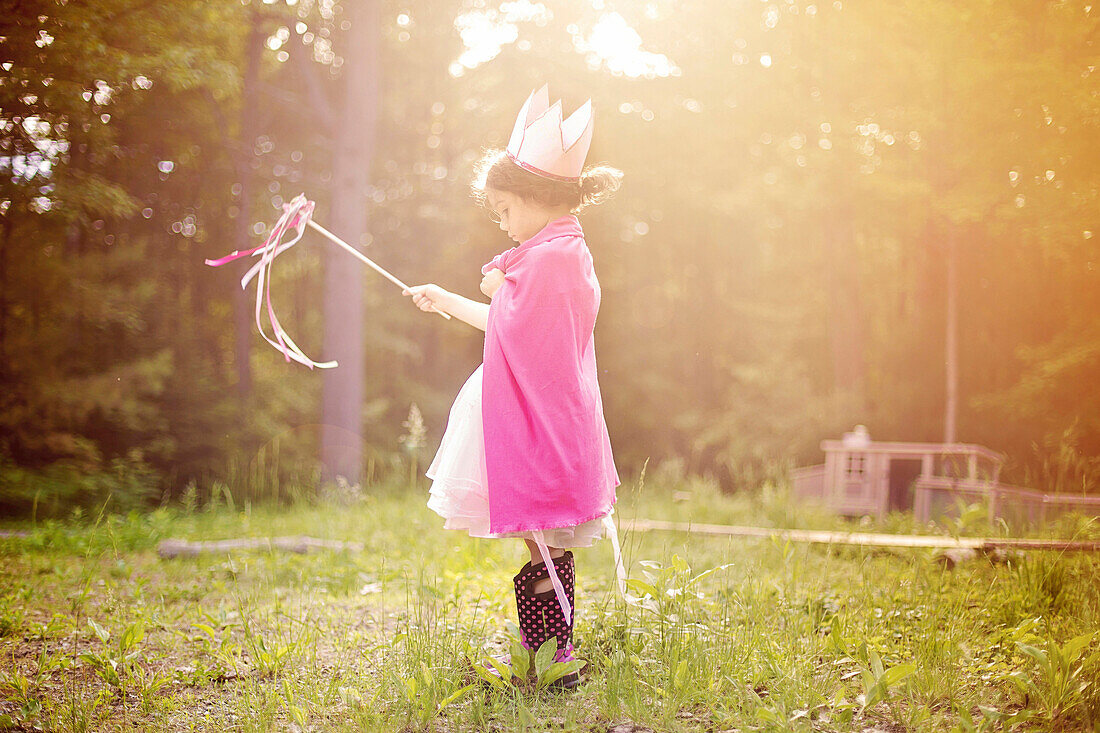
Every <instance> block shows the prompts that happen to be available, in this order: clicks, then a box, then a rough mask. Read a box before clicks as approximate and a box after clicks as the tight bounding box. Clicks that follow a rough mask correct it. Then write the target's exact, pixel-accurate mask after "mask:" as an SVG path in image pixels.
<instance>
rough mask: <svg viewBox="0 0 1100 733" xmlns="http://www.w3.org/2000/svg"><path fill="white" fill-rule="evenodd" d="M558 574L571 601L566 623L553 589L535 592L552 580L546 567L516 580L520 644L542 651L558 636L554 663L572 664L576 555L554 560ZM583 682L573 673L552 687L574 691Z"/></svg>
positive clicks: (530, 569) (526, 567) (527, 569)
mask: <svg viewBox="0 0 1100 733" xmlns="http://www.w3.org/2000/svg"><path fill="white" fill-rule="evenodd" d="M554 570H555V571H556V572H557V575H558V578H559V580H561V584H562V586H563V587H564V589H565V595H566V598H568V601H569V609H570V613H569V619H568V620H566V617H565V612H564V610H563V609H562V607H561V603H560V602H559V599H558V597H557V594H556V593H555V591H554V590H553V589H551V590H548V591H545V592H542V593H533V592H532V589H533V588H534V586H535V584H536V583H538V581H540V580H544V579H546V578H549V577H550V573H549V571H548V570H547V567H546V563H539V564H538V565H535V566H533V567H532V565H531V563H527V564H526V565H524V566H523V568H522V569H521V570H520V571H519V573H518V574H517V575H516V576H515V578H513V579H512V582H513V584H514V586H515V590H516V608H517V609H518V611H519V628H520V641H521V642H522V643H523V646H524V647H526V648H527V649H529V650H531V651H532V652H534V651H538V649H539V647H541V646H542V644H543V642H545V641H546V640H547V639H549V638H551V637H553V636H556V637H557V641H558V651H557V653H556V654H555V655H554V661H555V662H571V661H573V660H574V656H573V623H574V620H575V618H576V617H575V613H574V612H575V610H576V606H575V605H574V603H573V598H574V587H575V572H574V566H573V553H572V552H569V551H566V552H565V554H564V555H562V556H561V557H557V558H554ZM580 682H581V676H580V673H579V672H571V673H569V674H567V675H565V676H563V677H562V678H561V679H559V680H557V681H555V682H553V683H552V684H551V686H552V687H564V688H566V689H571V688H573V687H576V686H577V685H579V684H580Z"/></svg>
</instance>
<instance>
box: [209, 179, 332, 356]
mask: <svg viewBox="0 0 1100 733" xmlns="http://www.w3.org/2000/svg"><path fill="white" fill-rule="evenodd" d="M314 206H315V204H314V203H313V202H312V201H310V200H308V199H307V198H306V196H305V194H304V193H303V194H298V195H297V196H295V197H294V199H293V200H292V201H290V202H289V203H285V204H283V215H282V216H280V217H279V221H277V222H276V223H275V226H274V227H273V228H272V230H271V234H269V235H268V237H267V239H266V240H265V241H264V243H263V244H261V245H260V246H259V247H253V248H252V249H249V250H245V251H244V252H241V251H239V250H236V251H233V252H231V253H229V254H227V255H226V256H225V257H219V258H218V259H216V260H206V264H208V265H210V266H211V267H220V266H221V265H224V264H226V263H228V262H233V261H234V260H237V259H240V258H241V257H249V256H251V257H255V256H257V255H259V257H260V261H259V262H257V263H256V264H254V265H253V266H252V267H251V268H249V270H248V272H246V273H245V275H244V277H242V278H241V289H242V290H243V289H245V288H246V287H248V283H249V282H251V281H252V279H253V278H256V327H257V328H258V329H259V330H260V335H261V336H263V338H264V341H267V342H268V343H269V344H271V345H272V346H274V347H275V348H276V349H278V350H279V351H281V352H282V354H283V357H285V358H286V360H287V361H291V360H293V361H296V362H298V363H299V364H304V365H305V366H307V367H309V368H310V369H313V368H314V367H317V368H319V369H331V368H333V367H335V366H336V362H335V361H325V362H317V361H313V360H312V359H310V358H309V357H308V356H306V355H305V353H304V352H303V351H302V350H301V349H300V348H299V347H298V345H297V344H296V343H294V340H293V339H292V338H290V335H289V334H288V333H287V332H286V329H284V328H283V327H282V324H280V323H279V319H278V318H277V317H276V316H275V308H274V307H273V306H272V305H271V266H272V265H273V264H274V262H275V258H276V257H278V256H279V255H281V254H282V253H283V252H286V251H287V250H288V249H290V248H291V247H293V246H294V245H296V244H297V243H298V242H299V241H300V240H301V239H302V235H303V234H304V233H305V229H306V225H307V224H308V223H309V220H310V217H312V216H313V208H314ZM292 228H293V229H296V230H297V231H298V234H297V236H296V237H294V239H292V240H290V241H289V242H286V243H283V242H282V239H283V236H284V235H285V234H286V233H287V232H288V231H289V230H290V229H292ZM265 305H266V306H267V307H266V311H267V317H268V320H269V321H270V323H271V332H272V336H274V338H272V337H271V336H268V335H267V332H266V331H265V330H264V325H263V320H262V317H261V314H262V313H263V311H264V310H265V308H264V306H265Z"/></svg>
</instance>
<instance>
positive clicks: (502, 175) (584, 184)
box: [470, 150, 623, 214]
mask: <svg viewBox="0 0 1100 733" xmlns="http://www.w3.org/2000/svg"><path fill="white" fill-rule="evenodd" d="M622 181H623V172H622V171H621V170H619V169H618V168H612V167H611V166H609V165H593V166H589V167H587V168H585V169H584V171H582V172H581V179H580V180H579V181H558V180H555V179H553V178H545V177H543V176H540V175H537V174H535V173H531V172H530V171H526V170H524V169H523V168H520V167H519V166H518V165H516V164H515V163H514V162H513V161H512V159H511V158H509V157H508V154H507V153H506V152H505V151H503V150H487V151H485V154H484V155H483V156H482V157H481V160H480V161H478V163H477V165H476V166H475V168H474V181H473V184H472V185H471V186H470V191H471V193H472V194H473V196H474V198H475V199H477V201H478V203H480V204H481V205H482V206H485V207H488V206H489V202H488V197H487V196H486V193H485V191H486V189H489V188H491V189H494V190H496V191H508V192H509V193H514V194H516V195H517V196H519V197H521V198H524V199H527V200H528V201H535V202H536V203H540V204H543V205H544V206H557V205H559V204H568V205H569V210H570V211H571V212H573V213H574V214H575V213H578V212H580V211H581V210H583V209H584V208H586V207H588V206H594V205H595V204H600V203H603V202H604V201H606V200H607V199H609V198H610V197H611V194H613V193H615V192H616V191H617V190H619V186H621V185H622Z"/></svg>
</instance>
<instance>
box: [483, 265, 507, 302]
mask: <svg viewBox="0 0 1100 733" xmlns="http://www.w3.org/2000/svg"><path fill="white" fill-rule="evenodd" d="M503 284H504V272H503V271H501V270H500V269H498V268H496V267H494V268H493V269H492V270H489V274H487V275H486V276H485V277H483V278H481V292H483V293H485V295H486V296H487V297H489V298H492V297H493V294H494V293H496V291H497V290H498V289H500V286H501V285H503Z"/></svg>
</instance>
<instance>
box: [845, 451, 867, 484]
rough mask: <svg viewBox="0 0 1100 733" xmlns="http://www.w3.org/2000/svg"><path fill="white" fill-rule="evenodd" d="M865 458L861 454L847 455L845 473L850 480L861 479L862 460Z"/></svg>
mask: <svg viewBox="0 0 1100 733" xmlns="http://www.w3.org/2000/svg"><path fill="white" fill-rule="evenodd" d="M865 459H866V456H864V455H863V454H853V453H849V454H848V466H847V473H848V478H850V479H862V478H863V471H864V460H865Z"/></svg>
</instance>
